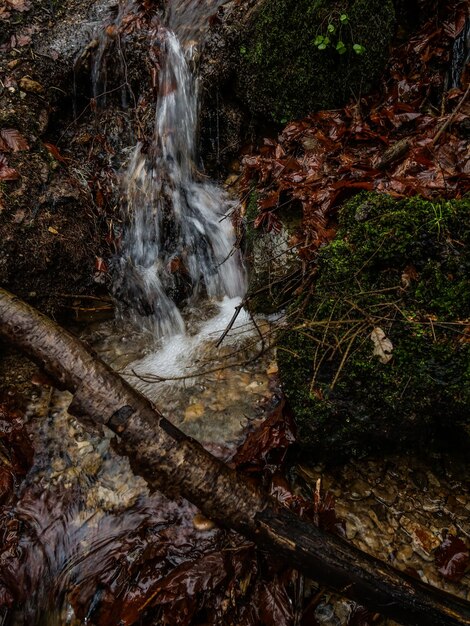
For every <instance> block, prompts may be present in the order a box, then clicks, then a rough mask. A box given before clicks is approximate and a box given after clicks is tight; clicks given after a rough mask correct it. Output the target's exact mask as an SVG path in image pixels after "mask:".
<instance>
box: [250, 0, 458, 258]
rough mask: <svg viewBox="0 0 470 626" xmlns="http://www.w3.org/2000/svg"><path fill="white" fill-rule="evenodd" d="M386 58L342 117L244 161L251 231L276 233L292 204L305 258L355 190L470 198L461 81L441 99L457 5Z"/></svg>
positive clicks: (326, 116) (330, 116)
mask: <svg viewBox="0 0 470 626" xmlns="http://www.w3.org/2000/svg"><path fill="white" fill-rule="evenodd" d="M441 10H443V11H444V12H445V16H444V17H443V18H442V19H438V20H436V19H432V20H430V21H429V22H428V23H426V24H425V25H424V26H423V27H422V28H421V29H420V30H419V32H417V33H416V34H415V35H414V36H412V37H411V38H410V39H409V40H407V41H406V43H403V44H402V45H401V46H399V47H397V48H396V49H395V52H394V55H393V57H392V59H391V60H390V63H389V65H388V69H387V71H386V74H385V77H384V79H383V83H382V87H381V90H380V91H379V92H378V93H374V94H373V95H371V96H368V97H363V98H360V99H359V100H357V101H356V102H353V103H350V104H348V105H347V106H346V107H345V108H344V109H341V110H334V111H320V112H319V113H316V114H313V115H310V116H309V117H307V118H306V119H303V120H300V121H295V122H292V123H290V124H288V125H287V126H286V127H285V128H284V130H283V131H282V132H281V134H280V135H279V137H278V138H277V139H265V140H264V145H263V146H262V147H261V149H260V150H259V151H258V152H257V153H255V154H252V155H249V156H247V157H245V159H244V166H245V176H244V182H245V185H246V189H247V190H248V189H250V186H252V185H253V181H255V182H256V186H257V191H258V197H259V201H258V209H259V215H258V218H257V219H256V221H255V226H257V227H259V226H265V227H266V228H267V229H268V230H270V229H272V228H276V227H277V226H278V225H279V218H278V215H279V210H280V209H281V210H282V208H283V207H285V206H288V205H292V204H294V205H295V204H297V205H299V204H300V205H301V207H302V210H303V216H304V235H305V246H306V247H308V248H309V249H310V251H312V250H315V249H316V248H317V247H318V246H319V245H321V244H322V243H324V242H325V241H328V240H329V239H330V238H331V237H332V236H333V235H334V232H335V231H334V215H335V209H336V208H337V207H338V206H339V204H340V203H341V202H343V201H344V200H346V199H347V198H348V197H349V196H351V195H352V194H353V193H355V192H356V191H358V190H362V189H366V190H375V191H379V192H384V193H388V194H391V195H393V196H396V197H399V198H401V197H407V196H412V195H417V194H419V195H422V196H424V197H425V198H435V197H445V198H459V197H461V196H462V195H464V194H465V193H466V192H468V191H469V189H470V154H469V151H468V135H469V132H470V102H469V99H468V91H469V90H468V83H469V80H468V79H469V76H468V74H465V73H464V75H463V77H462V81H461V88H459V87H456V88H453V89H451V90H449V91H447V92H446V91H445V87H444V85H445V80H446V78H445V77H446V74H447V73H448V71H449V69H450V63H451V54H452V46H453V44H454V42H455V39H456V38H457V37H458V36H459V35H460V34H461V32H462V31H463V29H464V27H465V23H466V19H468V18H467V13H468V9H467V4H466V3H465V2H452V3H450V4H447V5H446V6H444V7H441Z"/></svg>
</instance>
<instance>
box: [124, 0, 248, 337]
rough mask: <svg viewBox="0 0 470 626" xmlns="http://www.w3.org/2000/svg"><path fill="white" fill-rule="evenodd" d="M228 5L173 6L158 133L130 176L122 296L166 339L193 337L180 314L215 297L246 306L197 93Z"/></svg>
mask: <svg viewBox="0 0 470 626" xmlns="http://www.w3.org/2000/svg"><path fill="white" fill-rule="evenodd" d="M220 4H222V2H221V1H220V0H218V1H215V2H200V1H196V0H190V1H188V0H186V1H184V0H183V1H182V0H174V1H173V2H172V3H170V6H169V9H168V14H167V24H168V27H165V28H163V27H162V28H161V29H160V30H159V32H158V34H157V37H158V39H159V41H160V46H161V50H162V67H161V71H160V81H159V97H158V103H157V108H156V120H155V132H154V137H153V138H152V141H151V144H150V147H149V148H147V149H146V148H145V147H144V145H143V144H142V143H139V144H138V145H137V146H136V148H135V151H134V154H133V156H132V159H131V162H130V165H129V167H128V170H127V173H126V176H125V197H126V203H127V209H128V213H129V216H130V220H131V223H130V225H129V227H128V229H127V232H126V234H125V236H124V241H123V245H122V252H121V256H120V259H119V261H118V266H119V267H118V272H117V273H118V279H117V282H116V286H115V293H116V295H117V296H118V298H119V299H121V300H122V301H123V302H124V303H125V304H126V305H127V307H128V308H130V310H131V313H132V314H133V315H134V316H135V317H136V318H137V319H138V321H139V324H141V325H142V324H146V325H148V321H150V323H151V325H152V326H153V329H154V330H155V331H156V334H157V335H158V336H171V335H175V334H180V333H183V332H184V322H183V318H182V316H181V313H180V311H179V308H178V305H181V304H182V303H188V302H189V303H194V302H195V301H196V300H197V298H198V297H200V296H201V295H202V294H203V293H206V294H207V296H209V298H216V299H221V298H222V297H224V296H229V297H230V298H233V297H235V296H242V295H243V294H244V292H245V289H246V279H245V273H244V270H243V265H242V261H241V258H240V254H239V252H238V250H236V248H235V244H236V236H235V232H234V229H233V226H232V224H231V220H230V212H231V210H232V209H233V203H232V202H231V201H230V199H229V197H228V196H227V194H226V193H225V192H224V191H223V190H222V189H221V188H219V187H217V186H216V185H215V184H213V183H211V182H208V181H204V180H203V177H202V175H201V174H199V173H198V172H197V167H196V135H197V117H198V85H197V79H196V77H195V75H194V72H193V71H192V70H193V67H192V66H194V65H195V58H196V54H197V46H198V45H199V44H201V43H202V38H203V35H204V31H205V27H206V25H207V23H208V20H209V17H210V15H211V14H212V13H213V12H214V10H216V9H217V7H218V6H219V5H220Z"/></svg>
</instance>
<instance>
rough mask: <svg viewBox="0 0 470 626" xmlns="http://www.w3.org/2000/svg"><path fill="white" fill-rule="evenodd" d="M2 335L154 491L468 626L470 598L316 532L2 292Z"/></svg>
mask: <svg viewBox="0 0 470 626" xmlns="http://www.w3.org/2000/svg"><path fill="white" fill-rule="evenodd" d="M0 335H3V337H5V338H6V339H7V340H9V341H10V342H11V343H12V344H14V345H15V346H17V347H19V348H21V349H22V350H23V351H24V352H26V353H27V354H28V355H29V356H30V357H31V358H33V360H35V361H36V362H37V363H38V364H39V365H40V366H41V367H42V368H43V369H44V370H45V371H46V372H47V373H48V374H49V375H50V376H52V377H53V378H54V379H55V380H56V382H57V384H58V386H60V387H61V388H66V389H68V390H69V391H70V392H71V393H72V394H73V396H74V398H73V401H72V404H71V405H70V408H69V411H70V412H71V413H73V414H74V415H76V416H77V417H79V418H81V419H83V420H84V421H85V423H86V420H87V419H88V420H89V419H91V420H92V421H94V422H97V423H100V424H106V426H108V427H109V428H110V429H111V430H113V431H114V432H115V433H116V434H117V435H118V436H119V449H120V452H121V453H122V454H124V455H126V456H128V458H129V461H130V463H131V466H132V468H133V471H134V472H135V473H136V474H139V475H140V476H142V477H143V478H144V479H145V480H146V481H147V483H148V484H149V486H150V487H151V488H152V489H158V490H160V491H162V492H163V493H164V494H165V495H167V496H170V497H172V496H175V495H182V496H184V497H185V498H187V499H188V500H189V501H191V502H192V503H193V504H195V505H196V506H198V507H199V509H200V510H201V511H202V512H203V513H204V515H206V516H207V517H209V518H210V519H213V520H214V521H215V522H217V523H218V524H219V525H221V526H224V527H227V528H232V529H234V530H236V531H238V532H239V533H241V534H243V535H244V536H246V537H248V538H249V539H251V540H252V541H254V542H255V543H256V544H257V545H258V546H260V547H261V548H263V549H265V550H268V551H271V552H273V553H274V554H276V555H277V556H279V555H281V556H282V557H283V558H284V559H285V560H286V562H287V563H288V564H289V565H290V566H292V567H295V568H298V569H299V570H301V571H302V572H303V573H304V574H305V575H307V576H309V577H311V578H313V579H315V580H317V581H319V582H321V583H322V584H324V585H327V586H329V587H330V588H332V589H334V590H335V591H337V592H339V593H341V594H342V595H345V596H347V597H349V598H351V599H353V600H356V601H358V602H360V603H361V604H364V605H366V606H368V607H369V608H371V609H374V610H376V611H378V612H379V613H382V614H383V615H386V616H389V617H391V618H393V619H395V620H397V621H399V622H401V623H402V624H409V625H423V626H424V625H426V626H430V625H442V626H457V625H459V626H462V625H469V626H470V603H468V602H466V601H464V600H461V599H459V598H457V597H455V596H452V595H450V594H448V593H445V592H443V591H440V590H438V589H436V588H433V587H431V586H430V585H426V584H424V583H422V582H421V581H419V580H416V579H414V578H411V577H410V576H407V575H406V574H403V573H401V572H399V571H398V570H395V569H394V568H392V567H390V566H389V565H387V564H386V563H383V562H381V561H379V560H377V559H375V558H372V557H371V556H369V555H367V554H365V553H363V552H361V551H360V550H357V549H356V548H354V547H353V546H351V545H349V544H348V543H347V542H345V541H343V540H342V539H340V538H338V537H335V536H333V535H328V534H326V533H324V532H322V531H320V530H319V529H318V528H317V527H315V526H313V525H312V524H310V523H308V522H306V521H304V520H302V519H300V518H299V517H298V516H297V515H295V514H294V513H292V512H291V511H289V510H288V509H285V508H283V507H282V506H281V505H280V504H278V503H277V502H275V501H274V500H273V499H272V498H270V497H269V496H268V495H267V494H265V493H263V492H262V491H261V490H260V489H258V488H257V487H256V486H254V485H253V484H251V483H250V482H249V481H247V480H246V479H245V478H244V477H243V476H241V475H239V474H238V473H237V472H235V471H234V470H232V469H231V468H229V467H228V466H227V465H225V464H224V463H222V462H221V461H219V460H218V459H216V458H215V457H214V456H212V455H211V454H210V453H209V452H207V451H206V450H205V449H204V448H203V447H202V446H201V445H200V444H199V443H197V442H196V441H195V440H193V439H191V438H189V437H187V436H186V435H184V434H183V433H182V432H181V431H179V430H178V429H177V428H176V427H175V426H173V425H172V424H171V423H170V422H169V421H168V420H166V419H165V418H164V417H163V415H162V414H161V413H160V412H159V411H158V409H156V408H155V407H154V406H153V405H152V404H151V403H150V402H149V401H148V400H147V399H146V398H144V397H143V396H142V395H140V394H139V393H138V392H137V391H135V390H134V389H133V388H132V387H131V386H130V385H129V384H128V383H127V382H126V381H124V380H123V379H122V378H121V377H120V376H118V375H117V374H116V373H115V372H113V371H112V369H111V368H110V367H109V366H107V365H106V364H105V363H103V362H102V361H101V360H100V359H98V358H97V357H95V356H93V355H92V354H91V353H90V352H89V351H88V350H87V349H86V348H85V346H84V345H83V344H82V343H81V342H80V341H79V340H78V339H76V338H75V337H74V336H73V335H71V334H70V333H68V332H67V331H65V330H64V329H62V328H60V327H59V326H58V325H57V324H56V323H55V322H53V321H52V320H50V319H48V318H47V317H45V316H44V315H42V314H41V313H39V312H38V311H36V310H35V309H33V308H32V307H30V306H29V305H27V304H26V303H24V302H22V301H21V300H19V299H18V298H16V297H15V296H13V295H12V294H10V293H8V292H7V291H5V290H3V289H0Z"/></svg>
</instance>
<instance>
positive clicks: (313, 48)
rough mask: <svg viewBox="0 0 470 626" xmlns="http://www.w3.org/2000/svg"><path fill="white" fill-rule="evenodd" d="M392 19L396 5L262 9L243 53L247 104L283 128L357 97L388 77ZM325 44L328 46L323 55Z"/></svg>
mask: <svg viewBox="0 0 470 626" xmlns="http://www.w3.org/2000/svg"><path fill="white" fill-rule="evenodd" d="M342 14H343V15H344V14H345V15H346V16H347V22H346V23H341V19H340V18H341V15H342ZM394 16H395V14H394V8H393V2H392V0H349V1H347V2H336V3H331V2H328V1H327V0H289V1H286V0H268V1H266V2H264V3H263V4H262V6H261V8H260V9H259V11H258V12H257V13H256V14H255V16H254V18H253V19H252V23H251V25H250V26H249V27H248V29H247V32H246V37H245V41H244V43H243V45H242V46H241V47H240V63H239V87H240V95H241V97H242V99H243V100H245V102H247V104H248V106H249V107H250V109H251V110H252V111H254V112H256V113H261V114H264V115H266V116H268V117H270V118H271V119H273V120H275V121H277V122H281V121H285V120H288V119H291V118H294V117H299V116H303V115H305V114H307V113H309V112H312V111H316V110H320V109H328V108H333V107H335V106H339V105H341V104H343V103H344V102H345V101H346V100H347V99H348V98H349V97H351V96H356V97H357V96H359V95H360V94H361V93H364V92H366V91H367V90H368V89H370V87H371V86H372V84H373V82H374V81H375V80H376V79H377V77H378V75H379V74H380V72H381V71H382V70H383V67H384V65H385V62H386V60H387V58H388V52H389V50H388V48H389V44H390V40H391V37H392V33H393V28H394ZM329 26H330V28H334V32H329V31H328V27H329ZM322 36H327V37H328V38H329V40H330V41H329V43H328V45H327V47H326V48H325V49H319V47H318V37H322ZM316 42H317V43H316ZM340 44H342V45H343V46H344V48H342V49H337V47H338V46H339V45H340ZM354 46H356V48H354ZM358 46H360V49H359V48H358Z"/></svg>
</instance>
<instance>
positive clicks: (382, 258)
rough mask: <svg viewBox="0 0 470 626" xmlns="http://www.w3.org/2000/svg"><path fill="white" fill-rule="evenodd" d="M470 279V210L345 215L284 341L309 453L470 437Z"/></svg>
mask: <svg viewBox="0 0 470 626" xmlns="http://www.w3.org/2000/svg"><path fill="white" fill-rule="evenodd" d="M469 277H470V199H463V200H455V201H436V202H429V201H425V200H422V199H420V198H413V199H408V200H401V201H397V200H395V199H393V198H391V197H390V196H386V195H367V194H361V195H360V196H358V197H356V198H355V199H354V200H352V201H350V202H349V203H348V204H347V205H345V206H344V208H343V209H342V211H341V213H340V228H339V231H338V234H337V237H336V239H335V240H334V241H333V242H331V243H330V244H329V245H328V246H326V247H325V248H324V249H323V250H322V251H321V253H320V258H319V270H318V279H317V282H316V290H315V293H314V295H313V296H311V297H310V299H309V300H308V302H306V303H305V302H303V303H301V302H300V303H297V305H296V306H297V308H299V307H301V306H303V313H302V314H300V315H299V318H298V320H297V323H296V324H295V326H294V327H293V328H292V329H290V330H289V331H286V332H284V334H283V335H282V336H281V338H280V342H279V350H278V360H279V366H280V372H281V377H282V381H283V385H284V389H285V393H286V395H287V398H288V400H289V402H290V404H291V406H292V408H293V410H294V414H295V417H296V420H297V423H298V426H299V438H300V443H301V445H302V446H303V447H304V448H309V449H314V450H315V453H316V454H317V455H318V456H323V457H324V458H327V459H336V458H338V457H342V456H345V455H362V454H366V453H369V452H377V451H379V450H385V449H391V448H397V447H400V448H403V447H406V446H413V447H414V448H417V447H419V446H421V447H422V448H423V449H424V450H426V449H427V447H428V446H429V444H430V442H431V441H432V439H433V438H434V439H436V440H437V439H439V440H440V441H444V440H446V439H447V440H450V439H451V436H452V435H455V434H456V433H459V432H461V433H465V432H466V431H467V432H468V428H469V426H470V417H469V416H470V332H469V328H470V322H469V318H470V280H469ZM300 310H302V309H300ZM372 334H374V338H375V340H376V343H374V341H373V337H372ZM382 335H383V337H384V338H383V339H382V340H381V341H379V338H380V337H381V336H382ZM386 340H389V341H390V342H391V346H392V349H391V350H390V349H389V348H390V345H388V346H387V343H386ZM377 342H378V347H381V348H383V349H384V352H383V353H382V354H374V348H375V345H376V344H377Z"/></svg>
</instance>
